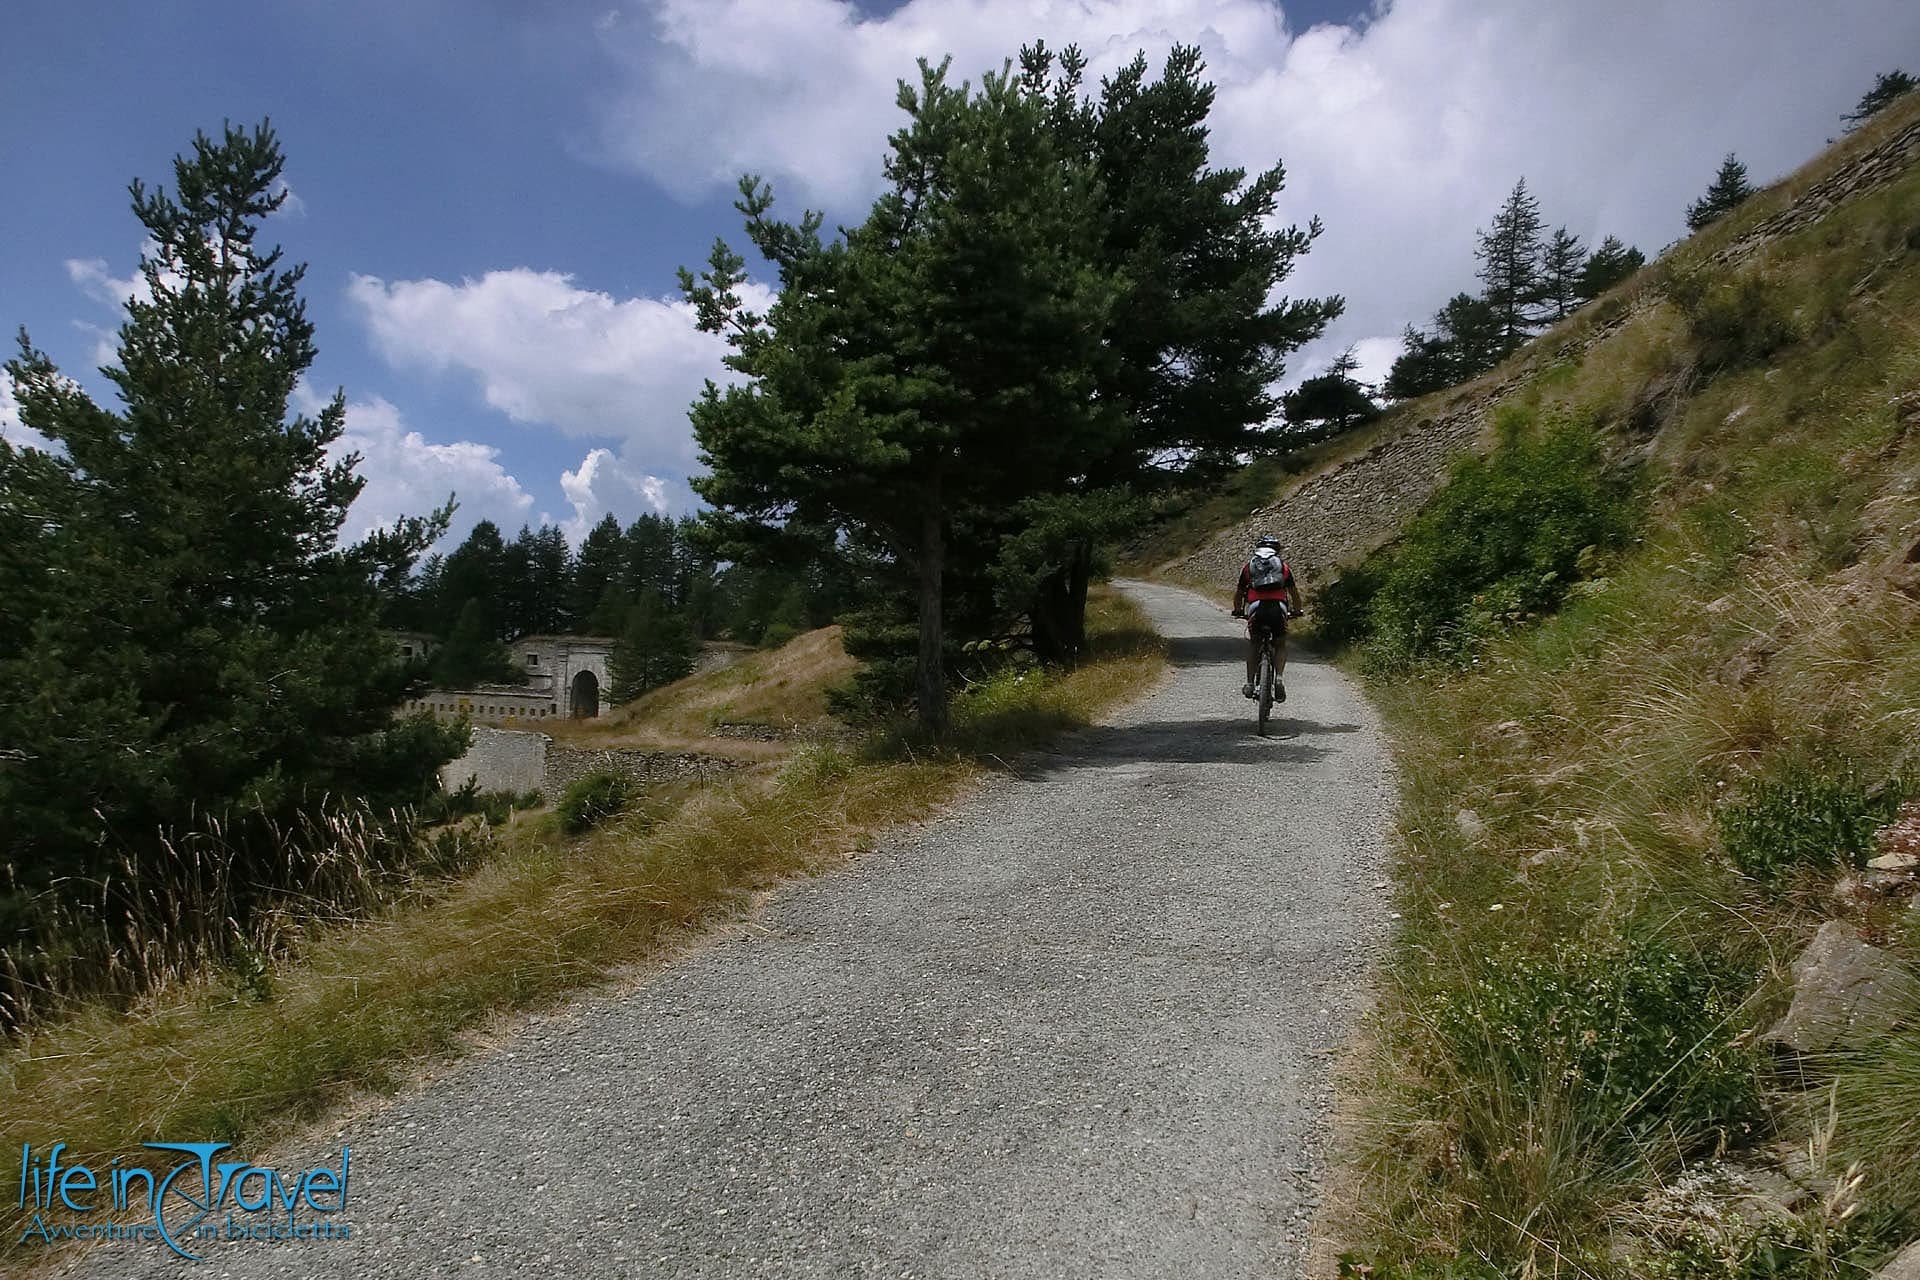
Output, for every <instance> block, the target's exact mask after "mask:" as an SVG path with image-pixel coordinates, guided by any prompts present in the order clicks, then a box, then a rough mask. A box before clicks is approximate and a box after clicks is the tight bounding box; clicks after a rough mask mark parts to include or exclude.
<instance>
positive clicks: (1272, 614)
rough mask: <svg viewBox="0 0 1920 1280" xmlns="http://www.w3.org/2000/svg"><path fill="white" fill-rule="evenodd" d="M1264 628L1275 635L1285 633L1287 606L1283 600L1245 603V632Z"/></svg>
mask: <svg viewBox="0 0 1920 1280" xmlns="http://www.w3.org/2000/svg"><path fill="white" fill-rule="evenodd" d="M1261 628H1265V629H1266V630H1268V631H1271V632H1273V633H1274V634H1275V635H1285V634H1286V631H1287V605H1286V601H1284V600H1252V601H1249V602H1248V603H1247V630H1248V631H1250V632H1252V631H1257V630H1260V629H1261Z"/></svg>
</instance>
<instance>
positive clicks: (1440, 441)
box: [1161, 124, 1920, 598]
mask: <svg viewBox="0 0 1920 1280" xmlns="http://www.w3.org/2000/svg"><path fill="white" fill-rule="evenodd" d="M1916 157H1920V124H1914V125H1911V126H1909V127H1907V128H1905V129H1903V130H1901V131H1900V132H1898V133H1896V134H1894V135H1893V136H1891V137H1889V138H1887V139H1886V140H1884V141H1882V142H1881V143H1879V144H1878V145H1876V146H1875V147H1874V148H1873V149H1872V150H1871V151H1868V152H1867V153H1866V154H1864V155H1862V156H1860V157H1859V158H1858V159H1857V160H1855V161H1854V162H1853V163H1851V164H1849V165H1847V166H1846V167H1844V168H1843V169H1841V170H1840V171H1839V172H1837V173H1833V174H1830V175H1828V176H1826V177H1824V178H1822V179H1821V180H1819V181H1818V182H1815V183H1812V184H1811V185H1809V186H1808V187H1807V188H1806V189H1805V190H1804V191H1801V192H1799V193H1798V194H1796V195H1795V197H1794V198H1793V202H1792V203H1791V204H1789V205H1788V206H1787V207H1786V208H1784V209H1782V210H1780V212H1778V213H1776V214H1774V215H1773V216H1771V217H1769V218H1767V219H1766V220H1765V221H1763V222H1761V223H1759V224H1757V225H1756V226H1754V227H1752V228H1751V229H1749V230H1748V231H1746V232H1745V233H1743V234H1742V235H1741V236H1740V237H1739V238H1738V239H1736V240H1734V241H1732V242H1731V243H1730V244H1728V245H1727V246H1726V247H1725V248H1723V249H1722V250H1720V252H1719V253H1718V254H1716V255H1715V261H1716V262H1718V263H1720V264H1722V265H1723V266H1724V265H1732V264H1734V263H1737V262H1739V261H1741V260H1742V259H1744V258H1746V257H1748V256H1750V255H1751V254H1753V253H1754V252H1756V251H1757V250H1759V249H1761V248H1762V247H1764V246H1765V245H1767V244H1769V243H1771V242H1772V241H1774V240H1776V239H1777V238H1779V237H1781V236H1785V235H1790V234H1792V233H1793V232H1795V231H1798V230H1800V229H1801V228H1803V227H1807V226H1810V225H1812V224H1813V223H1814V222H1817V221H1818V220H1819V219H1820V218H1821V217H1823V216H1824V215H1825V214H1826V213H1827V212H1828V211H1830V210H1832V209H1833V208H1835V207H1836V206H1838V205H1839V204H1841V203H1843V202H1844V201H1846V200H1849V199H1852V198H1854V197H1856V196H1859V195H1861V194H1864V193H1866V192H1868V191H1872V190H1875V189H1876V188H1879V187H1882V186H1885V185H1887V184H1888V183H1890V182H1893V181H1896V180H1897V179H1899V178H1900V177H1901V176H1903V175H1904V174H1906V173H1907V172H1909V171H1910V169H1911V167H1912V165H1913V163H1914V161H1915V158H1916ZM1659 302H1660V296H1659V293H1658V289H1657V286H1656V285H1655V284H1654V283H1653V282H1652V281H1645V282H1643V283H1642V284H1640V285H1638V286H1634V285H1629V286H1626V287H1625V290H1624V291H1623V292H1621V293H1619V294H1615V295H1613V296H1612V297H1611V298H1609V299H1605V300H1602V301H1601V302H1597V303H1593V304H1590V305H1589V307H1587V308H1583V309H1582V311H1581V312H1578V313H1576V314H1575V316H1574V318H1573V319H1572V320H1571V321H1569V322H1568V323H1567V325H1565V326H1563V327H1562V328H1560V329H1555V330H1550V331H1548V332H1547V333H1545V334H1542V335H1541V336H1540V337H1539V338H1536V339H1535V340H1534V341H1533V342H1532V343H1530V344H1528V345H1527V346H1526V347H1523V348H1521V353H1520V355H1519V357H1518V358H1517V359H1515V360H1511V361H1509V362H1508V363H1507V364H1506V365H1504V366H1502V367H1501V368H1500V369H1498V370H1496V371H1494V372H1493V373H1490V374H1488V375H1487V376H1486V377H1485V378H1483V379H1481V380H1480V381H1479V382H1473V383H1468V384H1467V385H1465V386H1463V387H1457V388H1455V389H1453V390H1452V391H1449V392H1442V393H1439V394H1438V395H1436V396H1434V397H1430V398H1429V399H1427V400H1423V401H1419V402H1417V403H1416V404H1415V405H1414V406H1412V409H1414V410H1418V411H1419V415H1420V416H1418V417H1416V416H1414V414H1413V413H1412V412H1410V411H1401V415H1400V416H1401V419H1402V420H1400V421H1397V422H1390V424H1389V426H1388V427H1387V429H1386V430H1387V434H1386V435H1384V436H1383V437H1382V438H1381V439H1380V440H1379V441H1377V442H1376V443H1374V444H1373V445H1372V446H1370V447H1369V448H1368V449H1367V450H1366V451H1365V452H1363V453H1361V454H1359V455H1358V456H1356V457H1353V458H1349V459H1347V460H1345V461H1343V462H1339V463H1336V464H1334V465H1332V466H1331V467H1329V468H1328V469H1326V470H1323V471H1319V472H1316V473H1313V474H1310V475H1308V476H1306V477H1305V478H1303V479H1301V480H1300V481H1299V482H1298V484H1296V485H1294V486H1293V487H1292V488H1291V489H1290V490H1283V491H1282V492H1281V493H1280V494H1279V495H1278V498H1277V500H1276V501H1274V502H1273V503H1271V504H1269V505H1266V506H1262V507H1258V508H1256V509H1254V510H1253V511H1251V512H1249V513H1248V515H1247V518H1246V519H1245V520H1243V521H1241V522H1240V523H1239V524H1238V525H1236V526H1235V527H1233V528H1230V529H1227V530H1224V531H1222V532H1221V533H1219V534H1217V535H1215V536H1214V537H1213V538H1212V539H1211V540H1209V541H1208V542H1207V543H1206V544H1205V545H1204V546H1202V547H1201V548H1200V549H1199V550H1197V551H1195V552H1193V553H1192V554H1190V555H1187V556H1185V557H1182V558H1181V559H1178V560H1175V561H1173V562H1172V563H1170V564H1167V565H1163V566H1161V572H1163V573H1166V574H1168V575H1169V576H1172V577H1175V578H1179V579H1183V580H1185V581H1188V582H1193V583H1195V584H1198V585H1201V586H1208V585H1211V586H1214V587H1216V588H1217V589H1219V590H1221V591H1225V590H1227V589H1229V588H1231V587H1232V585H1233V581H1234V576H1235V575H1236V574H1237V573H1238V572H1239V571H1240V565H1241V564H1242V562H1244V561H1245V559H1246V555H1247V552H1248V550H1249V549H1250V548H1251V547H1252V546H1253V544H1254V540H1255V539H1256V538H1258V537H1259V536H1260V535H1261V534H1262V533H1272V534H1274V535H1275V536H1276V537H1278V538H1279V539H1280V542H1281V547H1282V550H1283V552H1284V554H1285V555H1286V556H1287V558H1288V559H1289V560H1290V561H1292V563H1293V566H1294V569H1295V571H1296V572H1297V573H1298V574H1299V575H1300V580H1301V585H1302V586H1303V587H1304V588H1305V589H1306V590H1307V591H1308V592H1313V591H1315V590H1318V589H1319V588H1321V587H1323V586H1325V585H1326V583H1327V582H1328V581H1329V580H1331V579H1332V578H1335V577H1338V576H1339V575H1338V572H1337V571H1338V570H1339V569H1340V568H1342V567H1345V566H1347V565H1350V564H1353V563H1356V562H1357V561H1358V560H1359V559H1360V558H1361V557H1362V556H1364V555H1365V554H1366V553H1367V552H1369V551H1372V550H1373V549H1375V548H1376V547H1379V546H1381V545H1383V544H1385V543H1386V542H1388V541H1390V540H1391V539H1392V538H1394V537H1396V536H1398V534H1399V532H1400V530H1401V528H1402V527H1403V526H1404V525H1405V524H1406V522H1407V520H1408V519H1409V518H1410V517H1412V516H1413V515H1414V513H1416V512H1417V511H1419V510H1420V508H1421V507H1422V506H1423V505H1424V504H1425V503H1426V501H1427V499H1428V498H1429V497H1431V496H1432V495H1433V493H1434V491H1435V490H1437V489H1438V488H1439V487H1440V485H1441V483H1442V482H1443V481H1444V480H1445V479H1446V476H1447V466H1448V463H1449V461H1450V460H1451V459H1452V458H1453V457H1454V456H1455V455H1456V454H1459V453H1461V452H1462V451H1464V450H1466V449H1470V448H1475V447H1480V446H1482V445H1483V444H1484V443H1486V442H1487V441H1486V435H1487V433H1486V426H1487V421H1488V415H1489V413H1490V411H1491V410H1492V409H1493V407H1494V406H1495V405H1497V404H1499V403H1500V402H1501V401H1502V400H1504V399H1505V398H1506V397H1507V396H1508V395H1509V394H1510V393H1512V392H1513V391H1515V390H1517V389H1518V388H1519V387H1520V386H1521V385H1522V384H1523V383H1525V382H1526V381H1527V380H1529V379H1531V378H1533V377H1534V376H1535V375H1537V374H1538V373H1539V372H1540V369H1541V367H1542V366H1543V365H1544V364H1545V363H1546V362H1548V361H1555V362H1557V361H1563V360H1574V359H1578V358H1579V356H1580V355H1581V354H1582V353H1584V352H1585V351H1586V350H1587V348H1589V347H1591V346H1592V345H1593V344H1594V343H1596V342H1599V341H1601V340H1603V339H1604V338H1606V337H1608V336H1609V335H1610V334H1612V333H1613V332H1614V331H1615V330H1617V329H1618V328H1619V327H1620V326H1622V325H1624V324H1626V323H1627V322H1628V321H1630V320H1632V319H1634V318H1635V317H1636V316H1637V315H1639V314H1640V313H1641V312H1642V311H1643V310H1645V309H1646V308H1648V307H1652V306H1656V305H1658V304H1659ZM1690 376H1691V370H1688V369H1680V370H1676V371H1674V372H1673V373H1671V374H1670V375H1668V376H1667V377H1666V378H1664V379H1658V380H1656V381H1655V382H1654V383H1652V384H1651V385H1649V387H1647V388H1646V389H1645V391H1643V393H1642V395H1641V398H1640V400H1639V401H1638V402H1636V404H1635V405H1634V407H1633V410H1632V411H1631V412H1630V414H1629V423H1628V425H1629V426H1631V427H1634V428H1636V429H1637V431H1638V433H1639V434H1640V435H1641V436H1642V437H1643V438H1644V437H1647V436H1649V435H1651V434H1652V433H1655V432H1657V431H1658V430H1659V429H1660V428H1661V427H1662V426H1664V425H1665V423H1666V421H1667V419H1668V417H1669V413H1668V410H1669V407H1670V405H1671V404H1673V403H1675V402H1677V400H1678V398H1679V396H1680V394H1681V393H1682V392H1684V390H1685V387H1686V381H1687V379H1688V378H1689V377H1690ZM1629 434H1632V433H1629ZM1915 550H1916V553H1920V543H1916V544H1915ZM1916 582H1917V584H1920V575H1916ZM1913 592H1914V594H1915V595H1916V597H1917V598H1920V585H1915V586H1914V587H1913Z"/></svg>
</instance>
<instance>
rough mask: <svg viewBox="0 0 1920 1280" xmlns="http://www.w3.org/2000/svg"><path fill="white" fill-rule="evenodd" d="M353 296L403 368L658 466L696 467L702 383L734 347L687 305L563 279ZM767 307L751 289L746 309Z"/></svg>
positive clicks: (358, 287) (421, 283)
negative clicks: (691, 411) (690, 412)
mask: <svg viewBox="0 0 1920 1280" xmlns="http://www.w3.org/2000/svg"><path fill="white" fill-rule="evenodd" d="M348 296H349V298H350V299H351V301H352V302H353V304H354V306H355V307H356V308H357V309H358V311H359V313H360V315H361V317H362V319H363V320H364V321H365V322H366V324H367V327H368V331H369V333H370V334H371V335H372V338H373V343H374V346H375V348H376V349H377V350H378V352H379V353H380V355H381V356H382V357H383V358H384V359H386V360H387V361H388V362H389V363H390V364H392V365H394V366H395V367H398V368H418V369H427V370H431V371H444V370H459V371H461V372H464V373H467V374H469V375H471V376H472V377H474V378H475V379H477V380H478V382H479V385H480V389H481V393H482V395H483V396H484V397H485V399H486V402H487V403H488V404H489V405H491V406H493V407H494V408H496V409H498V410H500V411H501V412H502V413H504V414H506V415H507V416H508V417H510V418H512V419H513V420H514V421H516V422H522V423H528V424H538V425H544V426H551V427H556V428H558V429H559V430H561V431H564V432H566V433H568V434H571V435H580V436H613V437H615V438H618V439H621V440H624V441H626V442H627V445H628V447H629V448H631V449H637V450H638V451H640V452H641V453H643V454H644V456H646V457H647V458H648V459H649V465H652V466H656V467H666V468H673V469H679V470H685V469H686V468H687V467H688V466H689V465H690V464H691V463H692V461H693V458H694V447H693V440H692V434H691V432H690V430H689V428H688V425H687V406H688V405H689V404H690V403H692V401H693V399H694V397H695V396H696V395H698V394H699V391H700V388H701V386H702V385H703V384H704V383H705V381H706V379H708V378H713V379H715V380H716V381H721V380H724V379H725V377H726V376H727V371H726V369H725V368H724V366H722V365H721V363H720V360H721V357H722V356H723V355H725V353H726V344H725V343H724V342H723V341H722V340H721V339H720V338H717V337H715V336H713V335H711V334H704V333H701V332H699V331H698V330H697V329H696V328H695V327H694V318H693V309H692V308H691V307H689V306H688V305H687V304H686V303H685V302H684V301H682V300H680V299H678V298H672V299H668V298H615V297H613V296H612V295H610V294H606V293H602V292H598V291H596V290H592V289H585V288H582V287H580V286H579V285H577V284H576V283H575V282H574V280H573V277H572V276H569V275H565V274H562V273H560V272H556V271H534V270H531V269H529V268H526V267H517V268H514V269H512V270H505V271H489V272H487V273H486V274H485V275H483V276H481V277H480V278H479V279H469V280H463V281H461V282H460V283H459V284H448V283H446V282H444V281H441V280H431V279H429V280H396V281H392V282H389V281H385V280H381V279H379V278H377V277H374V276H364V275H356V276H354V277H353V279H352V282H351V283H350V284H349V286H348ZM770 297H771V295H770V294H768V293H767V292H766V290H764V289H760V288H758V287H755V288H754V289H752V290H751V291H749V298H748V301H749V303H750V305H753V306H755V307H759V308H764V307H765V306H766V305H767V304H768V302H769V300H770Z"/></svg>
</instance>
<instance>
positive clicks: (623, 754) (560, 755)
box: [546, 743, 741, 797]
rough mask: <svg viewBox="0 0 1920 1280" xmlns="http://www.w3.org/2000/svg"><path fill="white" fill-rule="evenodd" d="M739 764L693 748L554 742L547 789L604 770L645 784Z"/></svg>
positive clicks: (707, 775)
mask: <svg viewBox="0 0 1920 1280" xmlns="http://www.w3.org/2000/svg"><path fill="white" fill-rule="evenodd" d="M740 767H741V765H740V762H739V761H738V760H728V759H726V758H724V757H722V756H708V755H701V754H700V753H698V752H694V751H647V750H644V749H642V748H639V747H603V748H599V749H583V748H580V747H565V746H561V745H560V744H558V743H554V744H552V745H550V746H549V747H548V748H547V762H546V780H547V784H546V792H547V795H548V796H549V797H554V796H558V795H559V794H560V793H561V792H562V791H565V790H566V789H567V786H568V785H569V784H570V783H573V782H577V781H578V780H580V779H581V778H584V777H586V776H587V775H588V774H589V773H597V772H600V771H602V770H604V771H606V772H608V773H617V774H620V775H622V776H623V777H627V778H631V779H633V780H634V781H635V782H639V783H643V784H644V783H649V782H668V781H674V780H678V779H685V778H699V779H702V780H707V779H712V778H717V777H719V776H721V775H722V774H725V773H727V772H728V771H729V770H732V769H738V768H740Z"/></svg>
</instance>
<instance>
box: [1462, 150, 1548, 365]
mask: <svg viewBox="0 0 1920 1280" xmlns="http://www.w3.org/2000/svg"><path fill="white" fill-rule="evenodd" d="M1544 227H1545V224H1544V223H1543V222H1542V221H1541V219H1540V202H1539V201H1538V200H1537V199H1535V198H1534V197H1533V196H1532V195H1531V194H1529V193H1528V191H1527V180H1526V179H1525V178H1522V179H1520V181H1519V182H1517V183H1515V184H1514V187H1513V191H1512V192H1511V193H1510V194H1509V195H1508V196H1507V200H1506V203H1505V204H1503V205H1501V206H1500V212H1499V213H1497V214H1495V215H1494V217H1493V225H1492V226H1490V227H1488V228H1487V229H1486V230H1485V231H1482V232H1480V233H1479V235H1480V244H1479V247H1478V248H1477V249H1476V250H1475V255H1476V256H1477V257H1478V258H1479V259H1480V281H1481V283H1482V284H1484V285H1485V286H1486V291H1485V292H1484V293H1483V294H1482V295H1481V296H1483V297H1484V298H1485V299H1486V301H1487V304H1488V305H1489V306H1491V307H1492V308H1493V312H1494V315H1495V316H1496V317H1497V318H1498V319H1499V322H1500V343H1501V346H1502V348H1503V350H1502V352H1501V354H1502V355H1505V354H1507V353H1508V352H1511V351H1513V350H1514V349H1515V348H1517V347H1518V346H1519V345H1520V344H1521V343H1523V342H1525V341H1526V340H1527V338H1528V336H1529V335H1530V334H1531V333H1532V332H1533V328H1534V324H1535V322H1536V320H1537V318H1538V308H1539V305H1540V302H1541V292H1542V291H1541V267H1540V258H1541V253H1542V245H1541V240H1540V236H1541V232H1542V230H1543V229H1544Z"/></svg>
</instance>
